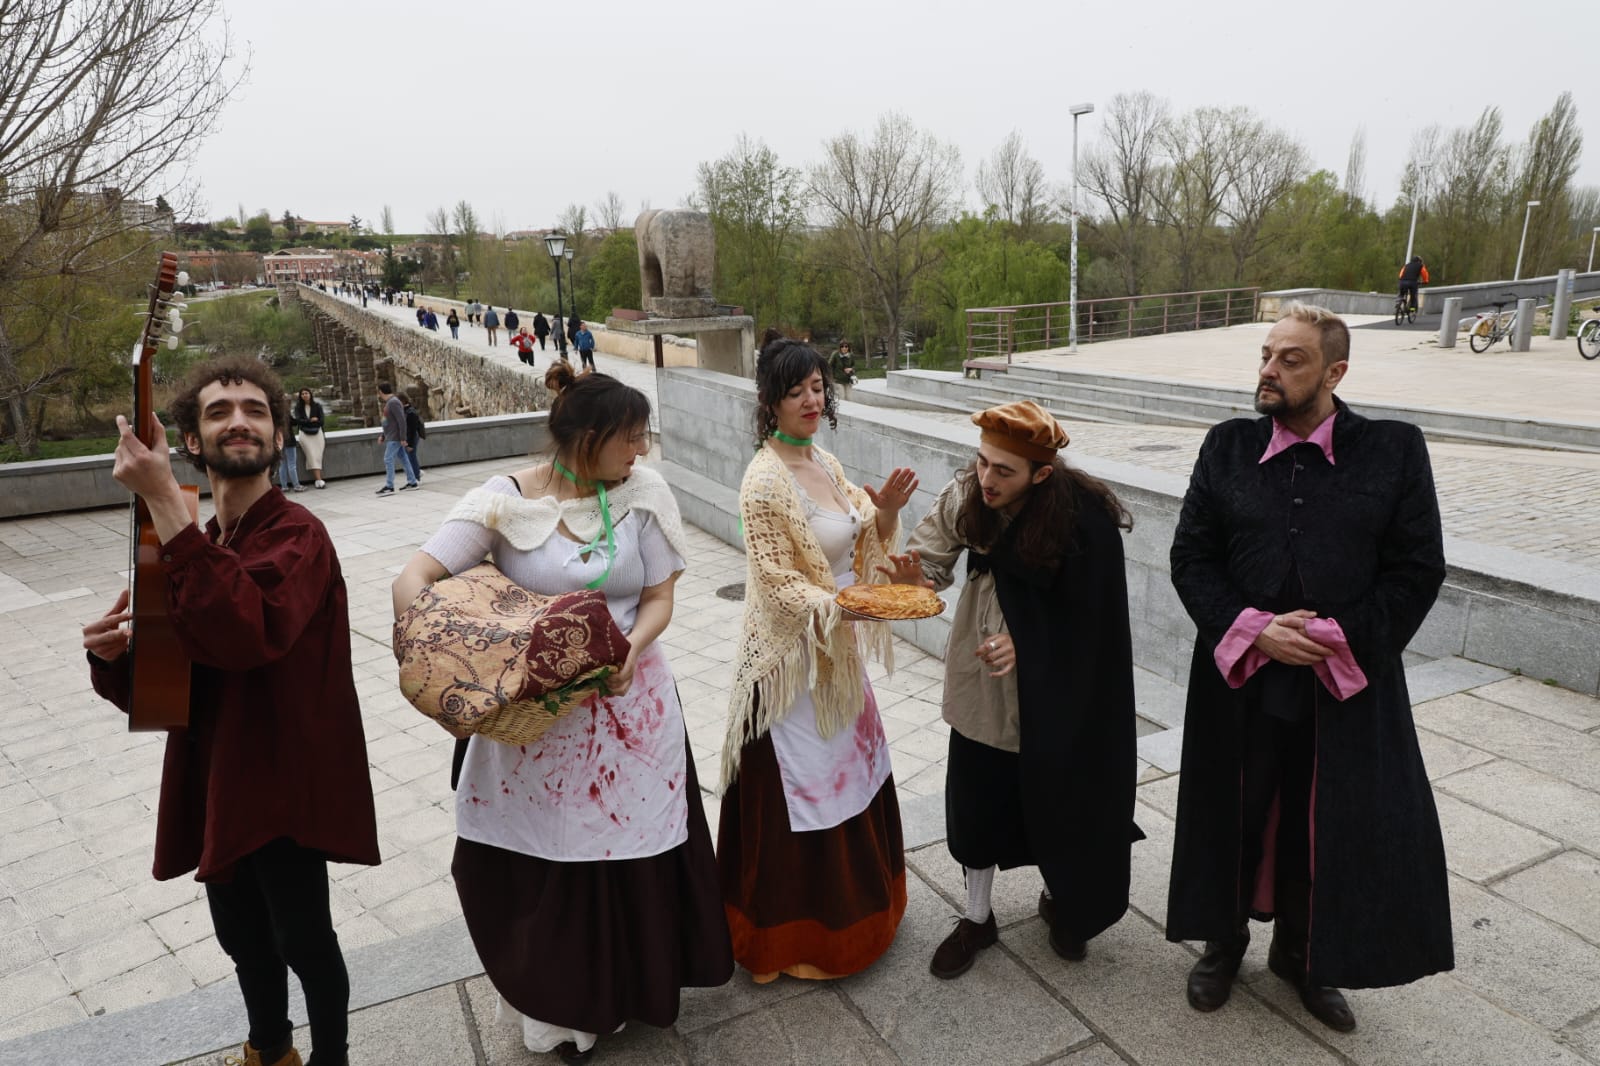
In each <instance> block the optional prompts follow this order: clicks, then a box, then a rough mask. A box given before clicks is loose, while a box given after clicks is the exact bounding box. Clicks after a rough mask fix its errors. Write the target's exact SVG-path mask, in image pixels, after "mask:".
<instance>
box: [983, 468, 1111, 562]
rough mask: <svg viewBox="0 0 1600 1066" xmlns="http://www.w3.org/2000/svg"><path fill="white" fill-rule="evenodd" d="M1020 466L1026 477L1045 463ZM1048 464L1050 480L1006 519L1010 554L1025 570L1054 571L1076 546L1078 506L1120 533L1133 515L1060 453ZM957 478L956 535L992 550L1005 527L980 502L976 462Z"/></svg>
mask: <svg viewBox="0 0 1600 1066" xmlns="http://www.w3.org/2000/svg"><path fill="white" fill-rule="evenodd" d="M1025 462H1027V464H1028V473H1029V474H1030V475H1031V474H1033V473H1034V472H1036V471H1037V470H1038V469H1039V468H1040V467H1041V466H1044V465H1045V464H1044V463H1038V462H1034V461H1033V460H1032V459H1028V460H1025ZM1050 466H1051V468H1052V469H1051V473H1050V476H1049V477H1047V478H1045V479H1044V480H1043V481H1041V482H1039V484H1037V485H1033V486H1031V487H1030V488H1029V489H1028V494H1027V496H1026V497H1024V499H1023V503H1022V507H1021V509H1020V510H1018V511H1017V513H1016V515H1015V516H1013V517H1012V519H1011V528H1013V529H1014V530H1016V533H1015V534H1014V535H1013V537H1012V540H1011V550H1012V551H1013V552H1014V553H1015V554H1016V556H1017V558H1018V560H1020V561H1021V563H1022V564H1023V565H1024V566H1027V567H1039V568H1042V569H1049V568H1053V567H1054V566H1056V564H1057V563H1058V561H1059V560H1060V558H1061V556H1062V555H1063V554H1065V553H1067V552H1069V551H1072V550H1073V548H1075V547H1076V542H1075V540H1074V537H1073V530H1074V528H1076V523H1075V522H1074V521H1073V519H1074V518H1075V517H1076V515H1077V512H1078V507H1079V505H1080V504H1087V505H1089V506H1091V507H1099V508H1100V509H1101V510H1103V511H1104V512H1105V513H1106V514H1108V515H1110V516H1111V520H1112V521H1113V522H1115V523H1116V524H1117V526H1118V528H1120V529H1132V528H1133V515H1131V514H1129V513H1128V509H1127V508H1126V507H1124V506H1122V501H1121V500H1119V499H1117V494H1116V493H1114V492H1112V491H1111V488H1110V486H1108V485H1106V484H1105V483H1104V482H1102V481H1099V480H1097V479H1095V478H1092V477H1090V476H1089V475H1088V474H1085V473H1084V472H1083V471H1082V470H1079V469H1077V468H1076V467H1071V466H1068V465H1067V464H1066V461H1065V460H1064V459H1062V458H1061V457H1060V456H1059V455H1058V456H1056V457H1055V459H1054V460H1053V461H1051V463H1050ZM956 476H957V477H958V478H962V479H964V482H963V488H964V489H965V493H964V496H963V499H962V501H961V514H960V515H959V516H958V517H957V518H956V535H957V536H958V537H960V538H961V539H962V540H963V541H965V542H966V543H968V544H972V545H976V546H977V547H979V548H982V549H985V550H988V549H991V548H993V546H994V544H995V542H996V541H998V540H999V539H1000V532H1001V530H1002V529H1003V528H1004V527H1003V526H1002V525H1001V524H1000V512H998V511H996V510H995V509H994V508H993V507H990V506H989V505H988V504H986V503H984V502H983V488H982V487H981V486H980V485H979V484H978V462H977V460H976V459H974V460H973V461H972V463H971V465H969V466H968V467H967V468H966V469H965V470H963V471H962V472H961V473H960V474H957V475H956Z"/></svg>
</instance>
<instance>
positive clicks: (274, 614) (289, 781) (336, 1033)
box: [83, 357, 378, 1066]
mask: <svg viewBox="0 0 1600 1066" xmlns="http://www.w3.org/2000/svg"><path fill="white" fill-rule="evenodd" d="M171 410H172V414H173V417H174V418H175V420H176V421H177V424H178V430H179V434H180V439H181V445H180V448H179V452H180V454H182V455H184V456H185V457H186V458H188V459H189V461H190V462H191V463H193V464H194V465H195V466H196V467H198V468H199V469H201V470H204V471H205V472H206V476H207V478H208V479H209V480H210V484H211V493H212V500H213V502H214V503H215V505H216V517H215V518H213V519H212V520H211V521H209V522H208V523H206V526H205V528H204V529H202V528H200V527H199V526H197V525H196V524H195V523H194V521H192V520H191V519H190V517H189V511H188V507H187V505H186V503H185V501H184V498H183V496H182V494H181V492H180V491H179V488H178V483H177V480H176V479H175V478H174V477H173V474H172V464H171V460H170V459H169V457H168V455H167V453H166V452H165V451H164V450H160V451H152V450H151V449H149V448H146V447H145V446H144V444H143V443H142V442H141V441H140V440H139V438H138V437H137V436H135V435H134V432H133V429H132V427H130V426H129V425H128V423H127V420H126V419H125V418H123V417H121V416H118V418H117V428H118V430H119V432H120V433H121V441H120V442H119V443H118V445H117V452H116V465H115V467H114V468H113V471H112V476H113V477H115V478H116V479H117V482H118V483H119V484H121V485H122V486H123V487H124V488H127V489H129V490H130V491H132V492H135V493H137V494H138V495H139V496H140V497H142V498H143V499H144V501H145V503H146V504H147V505H148V507H149V509H150V514H151V517H152V519H153V521H154V524H155V529H156V533H157V535H158V536H159V537H160V539H161V557H160V561H161V566H162V567H163V569H165V571H166V574H167V579H168V582H169V590H168V613H169V616H170V618H171V621H172V626H173V629H174V630H175V631H176V634H177V637H178V640H179V642H180V643H181V644H182V647H183V649H184V651H185V652H186V653H187V654H188V656H189V658H190V659H191V660H192V662H193V671H192V674H191V678H192V680H191V688H190V699H189V725H188V727H187V728H184V729H174V730H172V731H170V732H169V733H168V735H167V749H166V761H165V764H164V765H163V767H162V772H161V793H160V797H161V798H160V804H159V808H158V812H157V815H156V843H155V865H154V870H153V873H154V875H155V878H156V880H158V881H165V880H169V879H171V878H174V877H178V876H180V875H182V874H185V873H188V872H190V871H194V872H195V879H196V880H198V881H200V882H202V883H203V884H204V885H205V887H206V899H207V902H208V903H209V904H210V909H211V921H212V925H213V926H214V927H215V929H216V933H217V942H218V943H219V944H220V945H221V947H222V950H224V951H225V952H227V953H228V956H229V957H230V958H231V959H232V960H233V963H234V968H235V971H236V973H237V974H238V977H239V990H240V992H241V993H242V994H243V996H244V1003H245V1012H246V1014H247V1015H248V1017H249V1025H250V1033H249V1039H248V1041H247V1042H246V1043H245V1045H244V1053H243V1061H244V1063H246V1064H247V1066H300V1063H301V1059H300V1055H299V1053H298V1052H297V1051H296V1050H295V1048H294V1027H293V1023H292V1022H291V1021H290V1019H289V1010H288V992H289V990H288V973H287V970H289V969H292V970H293V971H294V972H295V975H296V976H297V977H299V979H300V985H301V988H302V989H303V990H304V992H305V1001H306V1013H307V1015H308V1016H309V1021H310V1024H311V1041H312V1045H313V1048H314V1054H313V1056H312V1058H311V1060H310V1066H343V1064H344V1063H345V1062H346V1055H347V1047H346V1043H347V1037H348V1023H347V1019H346V1015H347V1012H348V1009H349V1000H350V982H349V977H348V975H347V972H346V970H345V964H344V957H343V955H342V953H341V952H340V950H339V939H338V937H337V935H336V934H335V933H334V930H333V919H332V917H331V915H330V913H329V908H328V863H329V862H330V861H333V862H350V863H361V864H364V865H368V866H372V865H376V864H377V863H378V837H377V825H376V816H375V814H374V811H373V801H372V784H371V779H370V777H369V776H368V773H367V749H366V740H365V738H364V736H363V733H362V728H361V710H360V707H359V705H358V704H357V700H356V688H355V679H354V677H353V676H352V672H351V665H350V620H349V607H348V598H347V595H346V592H345V584H344V577H343V575H342V573H341V571H340V568H339V559H338V556H337V555H336V554H335V553H334V548H333V541H332V539H331V538H330V537H329V536H328V531H327V530H326V529H325V528H324V527H323V525H322V523H321V522H320V521H318V520H317V518H316V516H314V515H313V514H311V512H309V511H307V510H306V509H305V508H304V507H301V506H300V505H299V504H295V503H291V502H290V501H289V499H288V498H287V497H285V496H284V495H283V493H282V492H279V491H278V490H276V489H275V488H273V486H272V483H271V481H270V471H271V470H272V466H273V463H274V461H275V460H276V459H277V456H278V452H279V450H280V449H281V447H282V443H283V435H284V427H285V425H286V423H287V421H288V404H287V401H286V399H285V396H284V391H283V386H282V384H280V383H279V381H278V378H277V376H276V375H275V374H273V373H272V372H271V371H270V370H268V369H267V368H266V367H265V366H264V365H262V364H261V363H260V362H258V361H256V360H255V359H254V358H247V357H230V358H224V359H218V360H213V361H211V362H207V363H202V364H200V365H199V366H197V367H196V368H195V370H194V371H193V372H192V373H191V374H190V377H189V380H188V382H187V385H186V387H185V389H184V391H183V392H182V393H181V394H180V395H179V396H178V397H177V398H176V399H175V400H173V402H172V405H171ZM152 420H153V416H152ZM157 428H158V430H159V427H157ZM127 608H128V594H127V593H126V592H124V593H123V594H122V595H121V596H119V597H118V599H117V602H116V604H115V605H114V606H113V607H112V608H111V610H110V612H108V613H107V614H106V615H105V616H103V617H102V618H99V619H97V620H96V621H94V622H91V623H89V624H88V625H87V626H85V627H84V629H83V645H84V648H85V649H86V650H87V652H88V658H89V669H90V676H91V678H92V680H93V682H94V688H95V691H96V692H98V693H99V694H100V695H101V696H103V697H105V698H106V699H108V700H110V701H111V702H112V703H114V704H116V705H117V706H118V707H121V708H123V709H124V710H126V709H127V707H128V703H129V696H130V686H131V683H132V678H131V674H130V669H129V659H130V658H131V657H130V656H129V655H127V654H126V653H127V651H128V648H129V645H130V641H131V639H132V634H131V633H130V631H129V630H128V629H125V628H123V626H124V623H126V622H128V621H129V620H130V618H131V615H130V613H129V611H128V609H127ZM286 968H287V969H286Z"/></svg>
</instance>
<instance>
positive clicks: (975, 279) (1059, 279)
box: [918, 212, 1071, 354]
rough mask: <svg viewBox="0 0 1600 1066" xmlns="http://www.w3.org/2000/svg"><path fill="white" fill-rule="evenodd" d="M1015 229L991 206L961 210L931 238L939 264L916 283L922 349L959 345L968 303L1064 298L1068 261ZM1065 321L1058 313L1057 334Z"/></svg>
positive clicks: (939, 350) (1068, 280)
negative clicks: (922, 316)
mask: <svg viewBox="0 0 1600 1066" xmlns="http://www.w3.org/2000/svg"><path fill="white" fill-rule="evenodd" d="M1014 230H1015V227H1014V225H1013V224H1012V223H1009V222H1005V221H1002V220H1000V219H998V218H996V217H994V215H993V212H990V213H989V214H988V215H987V216H986V217H984V218H975V217H973V216H972V215H966V216H964V217H962V218H961V219H960V220H959V221H958V222H956V223H955V224H953V225H951V226H949V227H947V228H946V229H944V230H943V231H941V232H940V233H939V235H938V237H937V238H935V239H936V241H937V242H938V243H939V245H940V248H941V255H940V258H939V265H938V267H937V268H936V269H934V270H931V271H929V272H928V273H927V274H926V275H924V276H923V278H922V279H921V281H920V282H919V284H918V296H919V297H920V298H921V299H920V302H921V303H922V305H923V306H925V307H927V309H928V316H929V327H930V335H929V336H928V338H927V340H926V341H925V342H924V345H923V350H924V351H926V352H930V353H934V354H944V353H948V352H954V351H959V350H961V347H962V345H963V344H964V343H965V337H966V312H967V308H969V307H997V306H1006V305H1010V304H1036V303H1055V302H1058V301H1063V300H1065V299H1067V296H1068V290H1069V288H1070V284H1071V272H1070V270H1069V268H1068V264H1066V263H1064V262H1062V261H1061V259H1059V258H1058V257H1057V256H1056V254H1055V253H1054V252H1053V251H1051V250H1050V249H1049V248H1047V247H1045V246H1044V245H1042V244H1038V243H1036V242H1034V241H1027V240H1017V239H1016V237H1015V236H1014ZM1067 325H1068V322H1067V316H1066V315H1065V314H1062V316H1061V321H1060V329H1061V331H1062V333H1061V335H1062V337H1065V336H1066V329H1067ZM1052 339H1053V338H1052Z"/></svg>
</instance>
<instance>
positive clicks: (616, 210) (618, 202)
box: [594, 189, 628, 230]
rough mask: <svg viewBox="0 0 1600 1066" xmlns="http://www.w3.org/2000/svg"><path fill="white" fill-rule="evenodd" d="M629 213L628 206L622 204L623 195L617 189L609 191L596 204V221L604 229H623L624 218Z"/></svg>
mask: <svg viewBox="0 0 1600 1066" xmlns="http://www.w3.org/2000/svg"><path fill="white" fill-rule="evenodd" d="M627 213H628V206H627V204H625V203H623V202H622V194H621V193H619V192H617V191H616V190H615V189H611V190H609V191H607V192H606V194H605V195H604V196H602V197H600V199H598V200H596V201H595V202H594V220H595V223H596V224H597V225H599V226H600V227H601V228H603V229H608V230H618V229H621V228H622V220H623V216H624V215H626V214H627Z"/></svg>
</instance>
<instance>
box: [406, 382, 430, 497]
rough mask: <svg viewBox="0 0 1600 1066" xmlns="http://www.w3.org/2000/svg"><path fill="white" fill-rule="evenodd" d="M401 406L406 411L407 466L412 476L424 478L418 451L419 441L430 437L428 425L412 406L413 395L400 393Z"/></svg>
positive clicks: (419, 478) (416, 478) (418, 478)
mask: <svg viewBox="0 0 1600 1066" xmlns="http://www.w3.org/2000/svg"><path fill="white" fill-rule="evenodd" d="M400 406H401V407H403V408H405V412H406V450H405V459H406V466H407V467H408V468H410V470H411V476H412V477H413V478H414V479H415V480H417V481H419V482H420V481H421V480H422V458H421V456H420V455H419V453H418V452H417V442H418V441H421V440H427V439H428V427H427V425H426V424H425V423H424V422H423V421H422V416H421V415H420V414H418V413H417V409H416V408H415V407H412V406H411V397H409V396H407V395H406V394H405V393H401V394H400Z"/></svg>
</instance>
